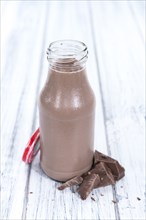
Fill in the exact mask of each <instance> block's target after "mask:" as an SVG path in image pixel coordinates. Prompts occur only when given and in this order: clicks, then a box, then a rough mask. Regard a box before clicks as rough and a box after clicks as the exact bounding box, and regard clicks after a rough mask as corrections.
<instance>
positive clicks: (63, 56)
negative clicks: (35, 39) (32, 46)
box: [46, 39, 88, 66]
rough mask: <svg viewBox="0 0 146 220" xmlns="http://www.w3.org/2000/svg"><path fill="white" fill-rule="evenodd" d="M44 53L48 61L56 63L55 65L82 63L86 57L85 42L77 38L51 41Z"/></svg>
mask: <svg viewBox="0 0 146 220" xmlns="http://www.w3.org/2000/svg"><path fill="white" fill-rule="evenodd" d="M46 53H47V60H48V61H49V63H50V64H52V63H56V65H59V64H63V65H64V64H66V65H70V64H71V65H73V66H76V65H83V64H84V63H85V62H86V60H87V58H88V48H87V46H86V44H85V43H83V42H81V41H78V40H69V39H67V40H58V41H53V42H52V43H50V45H49V47H48V49H47V52H46Z"/></svg>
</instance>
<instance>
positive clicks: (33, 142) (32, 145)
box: [22, 128, 40, 164]
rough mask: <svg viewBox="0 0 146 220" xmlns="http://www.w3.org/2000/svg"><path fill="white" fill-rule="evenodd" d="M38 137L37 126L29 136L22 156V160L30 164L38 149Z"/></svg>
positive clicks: (38, 130)
mask: <svg viewBox="0 0 146 220" xmlns="http://www.w3.org/2000/svg"><path fill="white" fill-rule="evenodd" d="M39 139H40V129H39V128H38V129H37V130H36V131H35V132H34V134H33V135H32V136H31V138H30V140H29V142H28V144H27V146H26V148H25V150H24V153H23V156H22V160H23V161H24V162H25V163H27V164H30V163H31V162H32V161H33V159H34V157H35V156H36V155H37V153H38V151H39V150H40V144H39V145H38V141H39Z"/></svg>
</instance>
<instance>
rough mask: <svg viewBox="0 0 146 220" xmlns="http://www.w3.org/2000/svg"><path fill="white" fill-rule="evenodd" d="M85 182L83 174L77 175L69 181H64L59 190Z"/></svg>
mask: <svg viewBox="0 0 146 220" xmlns="http://www.w3.org/2000/svg"><path fill="white" fill-rule="evenodd" d="M82 182H83V178H82V177H81V176H76V177H74V178H72V179H70V180H68V181H67V182H65V183H63V184H62V185H61V186H59V187H58V189H59V190H63V189H65V188H67V187H70V186H74V185H79V184H81V183H82Z"/></svg>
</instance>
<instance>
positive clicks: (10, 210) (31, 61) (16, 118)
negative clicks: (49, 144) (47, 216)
mask: <svg viewBox="0 0 146 220" xmlns="http://www.w3.org/2000/svg"><path fill="white" fill-rule="evenodd" d="M8 4H9V5H11V4H12V5H13V9H14V7H15V6H16V7H17V4H18V10H17V14H16V17H17V20H15V22H14V23H13V26H12V28H10V31H9V30H7V33H8V40H7V41H4V47H3V48H4V50H5V51H4V54H5V53H6V56H4V63H5V64H6V65H5V68H4V70H3V71H4V73H3V78H2V151H1V153H2V155H3V156H2V162H1V164H2V169H1V172H2V173H1V174H2V186H1V188H2V197H1V204H2V209H1V211H2V212H1V218H2V219H21V218H22V215H23V209H24V205H25V196H26V194H27V181H28V176H29V167H28V166H26V165H24V164H23V163H22V160H21V157H22V152H23V150H24V147H25V145H26V142H27V140H28V138H29V137H30V135H31V133H32V130H33V129H35V121H36V120H35V115H36V104H35V103H36V95H37V92H38V88H37V87H38V82H39V78H40V61H41V52H42V47H43V39H44V35H43V34H44V30H45V29H44V28H45V26H44V25H45V23H44V21H45V16H46V13H45V12H46V11H45V3H40V2H36V3H35V7H34V3H33V2H21V4H19V2H8ZM9 7H10V6H9ZM14 11H15V12H16V10H14ZM38 15H39V16H38ZM7 16H8V17H9V16H10V17H11V16H12V20H13V13H12V14H10V15H8V14H6V16H5V19H6V18H7ZM5 19H4V20H2V22H4V23H3V25H2V26H4V25H5V21H6V20H5ZM8 19H9V18H8ZM38 29H39V32H38ZM3 34H4V35H5V30H4V32H3ZM2 52H3V51H2Z"/></svg>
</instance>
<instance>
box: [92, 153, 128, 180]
mask: <svg viewBox="0 0 146 220" xmlns="http://www.w3.org/2000/svg"><path fill="white" fill-rule="evenodd" d="M99 162H104V163H105V164H106V165H107V166H108V168H110V170H111V172H112V174H113V176H114V179H115V180H119V179H121V178H122V177H124V176H125V169H124V168H123V167H122V166H121V165H120V164H119V162H118V161H117V160H115V159H113V158H111V157H109V156H106V155H104V154H102V153H100V152H99V151H95V154H94V165H95V164H97V163H99Z"/></svg>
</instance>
